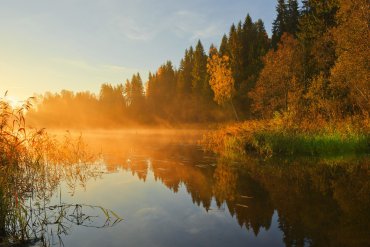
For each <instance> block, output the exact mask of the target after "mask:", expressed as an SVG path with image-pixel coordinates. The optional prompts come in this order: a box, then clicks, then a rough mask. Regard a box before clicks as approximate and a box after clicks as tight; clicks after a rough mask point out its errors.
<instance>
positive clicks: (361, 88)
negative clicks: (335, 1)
mask: <svg viewBox="0 0 370 247" xmlns="http://www.w3.org/2000/svg"><path fill="white" fill-rule="evenodd" d="M339 3H340V8H339V11H338V13H337V20H338V26H337V27H336V28H335V29H333V37H334V41H335V44H336V50H335V52H336V56H337V57H338V59H337V60H336V63H335V66H334V67H333V69H332V70H331V78H330V80H331V86H330V87H331V89H332V90H333V98H334V99H335V102H336V105H337V112H338V114H340V115H342V116H345V115H353V114H356V113H360V114H362V115H364V116H367V117H368V116H369V110H370V104H369V102H370V82H369V81H370V78H369V75H370V72H369V71H370V70H369V64H370V62H369V58H370V47H369V40H370V31H369V20H370V4H369V1H367V0H340V1H339Z"/></svg>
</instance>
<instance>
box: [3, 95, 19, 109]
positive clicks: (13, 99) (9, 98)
mask: <svg viewBox="0 0 370 247" xmlns="http://www.w3.org/2000/svg"><path fill="white" fill-rule="evenodd" d="M5 100H6V101H7V102H8V103H9V105H10V106H11V107H12V108H13V109H15V108H19V107H20V106H22V104H23V101H21V100H19V99H18V98H17V97H14V96H9V95H7V96H6V97H5Z"/></svg>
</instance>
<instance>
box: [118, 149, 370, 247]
mask: <svg viewBox="0 0 370 247" xmlns="http://www.w3.org/2000/svg"><path fill="white" fill-rule="evenodd" d="M171 152H173V153H172V155H171V154H170V155H169V154H168V153H167V154H166V157H163V155H160V153H156V154H155V156H153V157H155V159H153V158H152V159H150V162H142V163H140V164H138V165H133V164H134V163H135V161H134V160H132V162H131V164H130V165H128V164H125V165H124V167H125V168H126V169H129V170H131V171H132V172H133V173H136V172H135V169H138V170H145V171H148V168H149V166H150V168H151V171H152V172H153V174H154V177H155V179H156V180H159V181H161V182H162V183H163V184H164V185H165V186H166V187H168V188H170V189H171V190H173V191H174V192H175V193H176V192H177V191H178V189H179V187H180V186H181V185H184V186H185V187H186V190H187V191H188V193H189V194H190V195H191V197H192V198H193V202H194V203H195V204H197V205H202V206H203V207H204V208H205V209H206V210H207V211H208V210H210V209H212V208H211V201H212V199H213V198H214V199H215V201H216V203H217V206H218V207H219V209H222V208H223V207H224V205H225V204H226V205H227V208H228V210H229V211H230V213H231V214H232V215H233V216H235V217H236V219H237V221H238V223H239V225H240V226H245V227H246V228H247V229H251V230H253V232H254V233H255V235H256V236H257V235H258V234H259V232H260V230H261V228H264V229H266V230H268V229H269V228H270V226H271V220H272V216H273V214H274V211H275V210H276V211H277V213H278V216H279V219H278V223H279V228H280V229H281V230H282V231H283V233H284V239H283V241H284V242H285V244H286V246H305V245H309V246H368V245H369V244H370V238H369V236H368V232H367V230H368V229H370V228H369V227H370V226H369V222H370V216H369V212H370V199H369V196H368V195H369V194H370V177H369V162H368V159H363V160H359V159H354V161H351V160H349V161H343V160H319V161H310V160H302V159H301V160H297V161H285V160H278V161H276V160H273V161H269V162H266V161H258V160H248V161H247V162H246V163H245V164H243V165H235V164H233V162H230V161H227V160H223V159H219V160H218V161H217V165H216V166H213V165H209V164H212V162H214V161H211V160H209V161H207V162H208V165H207V164H206V163H207V162H204V161H202V160H201V159H200V158H199V156H196V157H197V158H199V159H198V160H197V159H192V158H190V161H189V162H188V163H186V162H184V161H183V160H182V159H181V157H182V156H183V155H178V156H176V154H175V153H176V151H175V150H172V151H171ZM178 152H179V151H178ZM180 152H184V151H180ZM194 152H195V153H196V151H194ZM187 155H190V157H192V155H193V157H194V155H195V154H191V152H190V151H188V153H187ZM137 174H138V176H139V173H137Z"/></svg>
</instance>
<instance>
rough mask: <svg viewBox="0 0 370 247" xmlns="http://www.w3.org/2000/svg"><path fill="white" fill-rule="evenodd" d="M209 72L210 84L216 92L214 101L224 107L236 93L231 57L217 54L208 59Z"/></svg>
mask: <svg viewBox="0 0 370 247" xmlns="http://www.w3.org/2000/svg"><path fill="white" fill-rule="evenodd" d="M207 71H208V74H209V75H210V79H209V84H210V85H211V88H212V90H213V92H214V100H215V101H216V102H217V103H218V104H219V105H223V104H224V103H225V102H227V101H229V100H230V99H231V97H232V96H233V94H234V91H235V89H234V78H233V76H232V72H231V68H230V61H229V57H228V56H222V57H221V56H219V55H217V54H215V55H213V56H212V57H210V58H208V63H207Z"/></svg>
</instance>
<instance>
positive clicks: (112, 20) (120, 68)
mask: <svg viewBox="0 0 370 247" xmlns="http://www.w3.org/2000/svg"><path fill="white" fill-rule="evenodd" d="M275 5H276V0H131V1H129V0H63V1H51V0H32V1H31V0H0V6H1V7H0V95H1V96H0V97H2V95H4V93H5V91H7V90H8V95H9V96H8V98H11V99H12V100H14V101H15V100H23V99H26V98H27V97H29V96H32V95H33V94H34V93H37V94H42V93H44V92H46V91H50V92H58V91H60V90H62V89H67V90H73V91H90V92H93V93H97V92H98V91H99V88H100V85H101V84H102V83H112V84H117V83H124V82H125V81H126V79H129V78H131V76H132V74H133V73H136V72H139V73H140V74H141V75H142V78H143V81H144V82H145V81H146V80H147V75H148V72H149V71H152V72H154V71H156V70H157V68H158V67H159V66H160V65H161V64H163V63H164V62H165V61H167V60H171V61H172V62H173V64H174V65H175V66H176V67H177V66H178V64H179V61H180V59H181V58H182V57H183V55H184V51H185V49H186V48H188V47H190V46H191V45H193V46H195V44H196V42H197V40H199V39H200V40H201V41H202V43H203V45H204V47H205V50H206V51H208V48H209V46H210V44H211V43H214V44H215V45H216V46H218V45H219V43H220V41H221V38H222V35H223V34H224V33H228V31H229V28H230V26H231V24H232V23H237V22H239V21H240V20H242V21H243V20H244V19H245V16H246V15H247V14H248V13H249V14H250V15H251V17H252V19H253V20H254V21H257V20H258V19H262V20H263V21H264V23H265V27H266V30H267V31H268V32H269V34H270V33H271V23H272V22H273V19H274V18H275V16H276V13H275Z"/></svg>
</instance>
